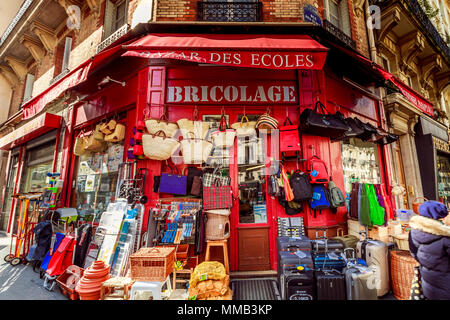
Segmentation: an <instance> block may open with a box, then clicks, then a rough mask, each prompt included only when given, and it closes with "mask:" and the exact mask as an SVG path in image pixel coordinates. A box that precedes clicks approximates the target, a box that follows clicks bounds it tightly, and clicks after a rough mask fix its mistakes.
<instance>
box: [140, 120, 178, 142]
mask: <svg viewBox="0 0 450 320" xmlns="http://www.w3.org/2000/svg"><path fill="white" fill-rule="evenodd" d="M145 126H146V127H147V130H148V133H150V134H155V133H157V132H159V131H162V132H164V134H165V135H166V137H167V138H172V137H173V136H174V135H175V133H176V132H177V130H178V125H177V124H176V123H174V122H169V121H167V120H164V117H161V119H160V120H158V119H147V120H145Z"/></svg>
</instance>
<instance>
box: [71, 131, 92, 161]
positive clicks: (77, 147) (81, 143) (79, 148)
mask: <svg viewBox="0 0 450 320" xmlns="http://www.w3.org/2000/svg"><path fill="white" fill-rule="evenodd" d="M83 134H84V132H83V131H82V132H80V134H79V135H78V136H77V137H76V138H75V144H74V146H73V153H74V154H75V155H76V156H78V157H80V156H83V155H85V154H86V153H89V152H88V151H87V150H86V149H85V148H84V147H85V144H86V140H87V139H86V137H82V135H83Z"/></svg>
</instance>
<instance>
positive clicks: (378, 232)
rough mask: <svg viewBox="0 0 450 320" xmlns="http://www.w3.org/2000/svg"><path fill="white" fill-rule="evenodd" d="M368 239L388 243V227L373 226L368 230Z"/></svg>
mask: <svg viewBox="0 0 450 320" xmlns="http://www.w3.org/2000/svg"><path fill="white" fill-rule="evenodd" d="M369 238H370V239H374V240H380V241H383V242H385V243H389V231H388V227H382V226H374V227H373V228H372V229H370V230H369Z"/></svg>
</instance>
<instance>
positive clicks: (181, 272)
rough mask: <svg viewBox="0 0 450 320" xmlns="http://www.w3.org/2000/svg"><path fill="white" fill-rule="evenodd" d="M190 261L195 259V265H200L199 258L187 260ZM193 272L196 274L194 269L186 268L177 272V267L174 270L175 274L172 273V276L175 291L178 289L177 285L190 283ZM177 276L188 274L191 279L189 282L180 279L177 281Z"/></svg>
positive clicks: (194, 257)
mask: <svg viewBox="0 0 450 320" xmlns="http://www.w3.org/2000/svg"><path fill="white" fill-rule="evenodd" d="M189 259H193V260H195V265H198V256H193V257H189V258H188V259H187V260H189ZM192 272H194V268H193V267H190V266H189V267H187V268H186V267H185V268H184V269H182V270H177V269H176V268H175V267H174V268H173V272H172V276H173V280H172V281H173V290H175V289H176V288H177V283H186V282H189V280H190V279H191V274H192ZM177 274H188V275H189V278H188V279H187V280H185V279H179V280H177Z"/></svg>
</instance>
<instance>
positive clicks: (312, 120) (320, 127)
mask: <svg viewBox="0 0 450 320" xmlns="http://www.w3.org/2000/svg"><path fill="white" fill-rule="evenodd" d="M319 109H320V110H321V111H322V113H319V112H318V111H319ZM300 124H301V126H300V130H301V131H302V132H304V133H307V134H311V135H315V136H320V137H330V138H337V137H340V136H342V135H343V134H344V132H346V131H348V129H349V127H348V126H347V124H345V122H343V121H342V120H341V119H340V118H339V115H337V116H336V115H335V114H331V113H329V112H328V110H327V109H326V108H325V106H324V105H323V104H322V103H321V102H320V101H317V102H316V105H315V107H314V109H305V110H303V112H302V114H301V115H300Z"/></svg>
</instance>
